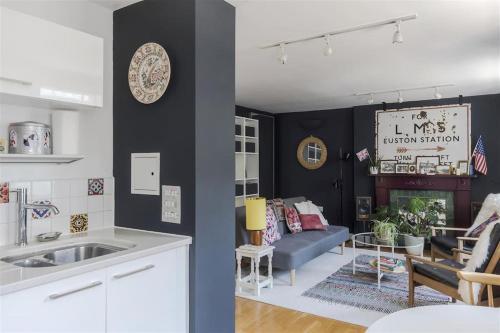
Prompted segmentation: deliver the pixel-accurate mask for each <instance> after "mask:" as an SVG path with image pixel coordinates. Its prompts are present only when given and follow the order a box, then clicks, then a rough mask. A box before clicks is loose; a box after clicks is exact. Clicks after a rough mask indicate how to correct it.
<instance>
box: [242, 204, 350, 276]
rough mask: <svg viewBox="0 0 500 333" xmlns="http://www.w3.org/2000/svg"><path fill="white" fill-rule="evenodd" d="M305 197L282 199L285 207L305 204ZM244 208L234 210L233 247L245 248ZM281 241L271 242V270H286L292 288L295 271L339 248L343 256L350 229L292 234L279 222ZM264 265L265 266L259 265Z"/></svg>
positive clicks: (341, 228) (337, 227)
mask: <svg viewBox="0 0 500 333" xmlns="http://www.w3.org/2000/svg"><path fill="white" fill-rule="evenodd" d="M305 200H306V198H304V197H296V198H289V199H283V201H284V202H285V205H287V206H289V207H291V206H293V204H295V203H298V202H302V201H305ZM245 224H246V213H245V207H237V208H236V247H238V246H240V245H243V244H248V243H249V236H248V232H247V230H246V229H245ZM278 229H279V232H280V234H281V239H280V240H279V241H276V242H274V243H273V244H272V245H273V246H274V247H275V249H274V253H273V267H276V268H279V269H283V270H289V271H290V282H291V285H294V284H295V270H296V269H297V268H298V267H300V266H302V265H303V264H305V263H306V262H308V261H310V260H312V259H314V258H316V257H317V256H319V255H321V254H323V253H325V252H327V251H329V250H331V249H332V248H334V247H336V246H341V247H342V250H341V253H342V254H343V253H344V243H345V242H346V241H347V240H349V229H348V228H346V227H341V226H335V225H329V226H328V227H327V230H326V231H316V230H314V231H303V232H299V233H296V234H291V233H290V232H289V230H288V228H287V226H286V223H285V222H278ZM262 264H265V262H262Z"/></svg>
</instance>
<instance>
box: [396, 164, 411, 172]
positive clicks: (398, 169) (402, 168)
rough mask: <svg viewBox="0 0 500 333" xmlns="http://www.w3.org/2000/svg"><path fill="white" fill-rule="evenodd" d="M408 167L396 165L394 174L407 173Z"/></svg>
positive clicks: (407, 165)
mask: <svg viewBox="0 0 500 333" xmlns="http://www.w3.org/2000/svg"><path fill="white" fill-rule="evenodd" d="M409 172H410V165H409V164H396V173H409Z"/></svg>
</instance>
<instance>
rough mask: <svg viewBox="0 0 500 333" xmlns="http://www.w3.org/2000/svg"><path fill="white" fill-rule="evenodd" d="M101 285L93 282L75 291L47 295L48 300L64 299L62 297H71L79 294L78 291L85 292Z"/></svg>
mask: <svg viewBox="0 0 500 333" xmlns="http://www.w3.org/2000/svg"><path fill="white" fill-rule="evenodd" d="M101 284H102V282H101V281H95V282H92V283H91V284H89V285H86V286H83V287H80V288H76V289H72V290H68V291H64V292H62V293H58V294H52V295H49V298H50V299H58V298H61V297H64V296H68V295H71V294H74V293H77V292H80V291H84V290H87V289H91V288H94V287H97V286H100V285H101Z"/></svg>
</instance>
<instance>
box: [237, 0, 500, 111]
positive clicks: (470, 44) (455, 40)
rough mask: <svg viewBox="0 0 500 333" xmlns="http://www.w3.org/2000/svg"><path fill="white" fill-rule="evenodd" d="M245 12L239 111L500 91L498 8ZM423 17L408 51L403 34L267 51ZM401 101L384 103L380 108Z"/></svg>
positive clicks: (240, 7) (464, 4) (262, 8)
mask: <svg viewBox="0 0 500 333" xmlns="http://www.w3.org/2000/svg"><path fill="white" fill-rule="evenodd" d="M231 2H232V3H233V4H234V5H235V6H236V102H237V104H238V105H243V106H246V107H251V108H255V109H259V110H265V111H270V112H292V111H304V110H318V109H333V108H342V107H350V106H355V105H365V104H367V102H366V100H367V98H366V97H355V96H353V94H354V93H356V92H369V91H373V90H389V89H397V88H407V87H416V86H427V85H433V84H439V83H454V84H456V86H455V87H449V88H443V89H441V91H440V92H441V93H442V95H443V97H455V96H458V94H463V95H466V96H468V95H481V94H490V93H498V92H500V8H499V1H481V0H469V1H464V0H462V1H446V0H421V1H407V0H400V1H394V0H393V1H380V0H379V1H375V0H358V1H327V0H323V1H312V0H310V1H283V0H281V1H262V0H251V1H240V0H231ZM413 13H418V18H417V19H416V20H413V21H408V22H404V23H403V24H402V33H403V36H404V43H403V44H401V45H393V44H392V34H393V31H394V26H384V27H380V28H376V29H371V30H367V31H359V32H354V33H349V34H346V35H341V36H336V37H333V38H332V42H333V47H334V54H333V55H332V56H330V57H325V56H324V55H323V47H324V43H322V42H321V41H311V42H308V43H304V44H297V45H291V46H289V47H287V53H288V64H287V65H281V64H280V63H279V62H278V61H277V55H278V52H277V50H276V49H267V50H261V49H259V46H260V45H263V44H267V43H272V42H276V41H279V40H287V39H295V38H299V37H303V36H308V35H314V34H317V33H323V32H327V31H331V30H336V29H337V28H342V27H349V26H354V25H359V24H363V23H370V22H374V21H378V20H383V19H386V18H391V17H395V16H401V15H406V14H413ZM403 96H404V98H405V100H422V99H430V98H433V90H428V91H414V92H405V93H404V95H403ZM395 100H397V95H394V94H386V95H381V96H375V103H380V102H381V101H387V102H394V101H395Z"/></svg>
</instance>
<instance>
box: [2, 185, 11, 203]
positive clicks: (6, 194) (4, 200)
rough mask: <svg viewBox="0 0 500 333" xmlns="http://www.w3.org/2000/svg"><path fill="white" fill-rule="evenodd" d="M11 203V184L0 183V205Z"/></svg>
mask: <svg viewBox="0 0 500 333" xmlns="http://www.w3.org/2000/svg"><path fill="white" fill-rule="evenodd" d="M3 203H9V183H0V204H3Z"/></svg>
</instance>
